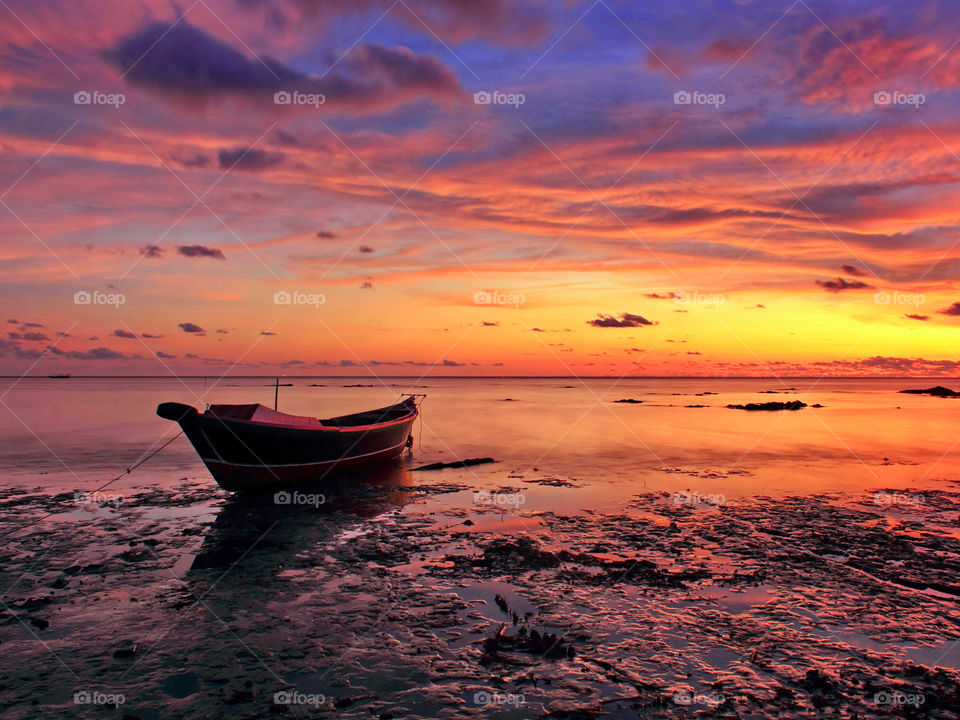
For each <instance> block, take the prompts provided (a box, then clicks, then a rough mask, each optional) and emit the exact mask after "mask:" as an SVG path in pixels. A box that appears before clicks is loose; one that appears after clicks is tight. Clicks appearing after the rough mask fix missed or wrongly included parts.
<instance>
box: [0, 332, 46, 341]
mask: <svg viewBox="0 0 960 720" xmlns="http://www.w3.org/2000/svg"><path fill="white" fill-rule="evenodd" d="M7 335H9V336H10V337H11V338H13V339H14V340H27V341H29V342H42V341H44V340H49V339H50V338H48V337H47V336H46V335H45V334H44V333H39V332H25V333H7Z"/></svg>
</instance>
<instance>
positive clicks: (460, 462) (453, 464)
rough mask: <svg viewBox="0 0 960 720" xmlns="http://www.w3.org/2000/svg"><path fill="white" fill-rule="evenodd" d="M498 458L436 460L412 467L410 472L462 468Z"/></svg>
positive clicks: (493, 461)
mask: <svg viewBox="0 0 960 720" xmlns="http://www.w3.org/2000/svg"><path fill="white" fill-rule="evenodd" d="M495 462H496V460H494V459H493V458H489V457H484V458H467V459H466V460H457V461H456V462H446V463H445V462H435V463H430V464H429V465H421V466H420V467H415V468H410V472H416V471H417V470H443V469H444V468H462V467H470V466H471V465H485V464H486V463H495Z"/></svg>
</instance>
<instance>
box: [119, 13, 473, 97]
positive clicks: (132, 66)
mask: <svg viewBox="0 0 960 720" xmlns="http://www.w3.org/2000/svg"><path fill="white" fill-rule="evenodd" d="M104 56H105V57H106V58H107V60H108V61H109V62H110V63H111V64H113V66H114V67H115V68H117V70H119V71H120V72H121V73H122V75H123V77H124V78H125V79H126V80H127V81H128V82H130V83H132V84H134V85H139V86H141V87H144V88H147V89H150V90H154V91H157V92H160V93H163V94H166V95H170V96H174V97H178V98H182V99H184V100H189V101H191V102H192V103H204V102H206V101H207V100H209V99H211V98H212V97H214V96H217V95H221V96H223V95H232V96H237V97H244V98H247V99H255V100H260V101H261V102H263V103H264V105H265V106H267V104H269V107H270V108H271V109H273V110H276V109H277V107H276V106H274V104H273V102H274V101H273V93H275V92H280V91H288V92H293V91H298V92H303V93H307V94H318V95H323V96H324V98H325V103H324V105H322V106H321V107H324V108H326V107H328V106H330V105H334V106H335V105H339V104H342V105H345V106H348V107H350V108H353V109H362V110H374V109H382V108H386V107H391V106H396V105H399V104H401V103H403V102H406V101H407V100H409V99H412V98H413V97H416V96H434V97H438V98H447V99H449V98H463V97H465V93H464V91H463V89H462V88H461V87H460V83H459V80H458V79H457V75H456V74H455V73H454V72H453V71H452V70H451V69H450V68H448V67H447V66H446V65H444V64H443V63H441V62H440V61H439V60H437V59H436V58H434V57H432V56H425V55H418V54H417V53H415V52H414V51H412V50H410V49H409V48H405V47H389V48H388V47H384V46H382V45H373V44H366V43H359V44H357V45H355V46H353V47H351V48H350V49H349V50H348V51H347V52H346V54H344V55H343V56H342V59H341V60H340V62H338V63H337V64H336V67H335V68H334V69H332V70H331V71H329V72H327V73H326V74H324V75H323V76H322V77H313V76H309V75H305V74H304V73H301V72H300V71H298V70H295V69H293V68H291V67H289V66H287V65H285V64H284V63H283V62H281V61H279V60H275V59H273V58H270V57H253V58H251V57H248V56H247V55H245V54H244V53H242V52H240V51H239V50H237V49H236V48H234V47H233V46H232V45H229V44H228V43H226V42H224V41H223V40H220V39H219V38H216V37H214V36H213V35H210V34H208V33H207V32H205V31H204V30H201V29H200V28H198V27H196V26H194V25H191V24H190V23H189V22H187V21H186V20H182V19H181V20H180V21H178V22H175V23H172V24H171V23H164V22H153V23H150V24H149V25H147V26H146V27H144V28H142V29H141V30H139V31H138V32H135V33H133V34H132V35H129V36H127V37H126V38H124V39H123V40H121V41H120V43H119V44H118V45H117V46H116V47H114V48H112V49H110V50H108V51H106V52H105V53H104ZM310 107H311V108H313V107H314V106H310Z"/></svg>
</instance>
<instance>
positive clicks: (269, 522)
mask: <svg viewBox="0 0 960 720" xmlns="http://www.w3.org/2000/svg"><path fill="white" fill-rule="evenodd" d="M411 486H412V481H411V478H410V474H409V472H408V471H407V469H406V468H404V467H401V466H398V465H395V464H386V465H381V466H377V467H373V468H365V469H363V470H353V471H351V472H349V473H344V474H340V475H337V476H335V477H331V478H328V479H326V480H323V481H320V482H317V483H313V484H308V485H301V486H299V487H297V488H296V489H295V490H290V491H282V492H278V493H272V492H271V493H264V494H236V495H230V496H229V497H228V499H227V501H226V503H225V504H224V505H223V507H222V508H221V509H220V512H219V513H218V514H217V517H216V520H214V523H213V525H212V526H211V527H210V529H209V530H208V531H207V534H206V536H205V538H204V541H203V545H202V546H201V547H200V550H199V551H198V553H197V556H196V557H195V558H194V560H193V564H192V565H191V566H190V571H191V573H194V572H197V571H201V570H209V569H222V570H227V569H229V568H230V567H232V566H234V565H236V564H237V563H239V562H240V561H241V560H243V561H244V563H245V565H244V568H243V572H239V573H236V574H234V575H233V578H235V579H236V581H237V582H242V581H243V580H249V579H250V574H251V568H254V567H259V568H261V569H263V570H264V571H266V572H271V571H272V569H274V568H277V567H283V565H284V564H285V560H286V558H287V557H288V556H291V555H294V554H296V553H298V552H302V551H303V550H305V549H306V548H309V547H314V546H316V545H318V544H320V543H324V542H329V541H331V540H332V539H334V538H335V537H336V536H337V534H338V533H340V532H342V531H344V530H345V529H347V528H348V527H350V526H353V525H355V524H356V523H357V521H358V520H361V519H364V518H372V517H376V516H377V515H380V514H381V513H384V512H388V511H389V510H395V509H400V508H402V507H403V506H404V505H406V504H407V503H409V502H410V500H411V497H412V494H413V492H414V489H413V488H412V487H411ZM225 582H229V580H228V579H225Z"/></svg>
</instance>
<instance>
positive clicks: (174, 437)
mask: <svg viewBox="0 0 960 720" xmlns="http://www.w3.org/2000/svg"><path fill="white" fill-rule="evenodd" d="M181 435H183V430H181V431H180V432H178V433H177V434H176V435H174V436H173V437H172V438H170V439H169V440H167V441H166V442H165V443H164V444H163V445H161V446H160V447H158V448H157V449H156V450H154V451H153V452H152V453H150V454H149V455H146V456H144V457H142V458H140V459H139V460H138V461H137V462H135V463H134V464H133V465H131V466H130V467H128V468H127V469H126V470H124V471H123V472H122V473H120V474H119V475H117V476H116V477H115V478H113V479H111V480H108V481H107V482H105V483H104V484H103V485H101V486H100V487H98V488H97V489H96V490H91V491H90V493H89V494H93V495H95V494H97V493H98V492H100V491H101V490H103V489H104V488H107V487H109V486H110V485H113V483H115V482H116V481H117V480H119V479H120V478H122V477H123V476H124V475H129V474H130V473H131V472H133V471H134V470H136V469H137V468H138V467H140V466H141V465H143V464H144V463H145V462H146V461H147V460H149V459H150V458H152V457H153V456H154V455H156V454H157V453H159V452H160V451H161V450H163V449H164V448H165V447H167V445H169V444H170V443H172V442H173V441H174V440H176V439H177V438H178V437H180V436H181ZM56 514H57V513H53V512H51V513H47V514H46V515H42V516H40V517H38V518H37V519H36V520H34V521H33V522H30V523H27V524H26V525H24V526H22V527H18V528H15V529H13V530H11V531H9V532H5V533H3V534H2V535H0V538H5V537H7V536H8V535H13V533H18V532H20V531H21V530H26V529H28V528H31V527H33V526H34V525H36V524H37V523H39V522H42V521H44V520H46V519H47V518H48V517H50V516H51V515H56Z"/></svg>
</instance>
